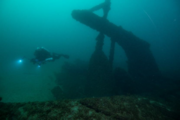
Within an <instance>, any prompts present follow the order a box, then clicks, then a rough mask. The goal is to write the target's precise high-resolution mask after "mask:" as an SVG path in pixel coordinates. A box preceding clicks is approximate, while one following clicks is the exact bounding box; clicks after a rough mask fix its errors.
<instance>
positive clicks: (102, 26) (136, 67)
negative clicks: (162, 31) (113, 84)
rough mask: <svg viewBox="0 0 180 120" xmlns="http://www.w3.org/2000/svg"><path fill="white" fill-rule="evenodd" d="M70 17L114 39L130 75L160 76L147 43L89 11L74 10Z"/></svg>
mask: <svg viewBox="0 0 180 120" xmlns="http://www.w3.org/2000/svg"><path fill="white" fill-rule="evenodd" d="M72 17H73V18H74V19H76V20H77V21H79V22H81V23H83V24H85V25H87V26H89V27H90V28H92V29H94V30H97V31H99V32H101V33H103V34H105V35H107V36H108V37H110V38H111V39H113V40H115V42H117V43H118V44H119V45H120V46H121V47H122V48H123V49H124V51H125V53H126V55H127V58H128V61H127V63H128V70H129V73H130V74H131V75H133V76H134V77H143V78H157V77H159V76H160V72H159V69H158V66H157V64H156V62H155V59H154V57H153V55H152V53H151V51H150V49H149V47H150V45H149V43H147V42H146V41H144V40H141V39H140V38H138V37H136V36H135V35H134V34H133V33H131V32H129V31H126V30H124V29H123V28H122V27H119V26H116V25H115V24H113V23H111V22H109V21H108V20H107V19H103V18H102V17H99V16H97V15H96V14H94V13H92V12H90V11H87V10H74V11H73V12H72Z"/></svg>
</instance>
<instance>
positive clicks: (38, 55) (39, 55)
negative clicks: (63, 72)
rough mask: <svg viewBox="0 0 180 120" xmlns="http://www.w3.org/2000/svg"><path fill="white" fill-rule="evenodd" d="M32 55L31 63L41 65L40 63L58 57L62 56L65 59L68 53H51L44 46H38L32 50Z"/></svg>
mask: <svg viewBox="0 0 180 120" xmlns="http://www.w3.org/2000/svg"><path fill="white" fill-rule="evenodd" d="M34 56H35V58H32V59H31V60H30V61H31V62H32V63H33V64H37V65H38V66H39V67H40V66H41V64H44V63H46V62H51V61H55V60H56V59H59V58H60V57H64V58H66V59H68V58H69V56H68V55H64V54H57V53H51V52H49V51H48V50H47V49H46V48H44V47H40V48H39V47H38V48H37V49H36V50H35V52H34Z"/></svg>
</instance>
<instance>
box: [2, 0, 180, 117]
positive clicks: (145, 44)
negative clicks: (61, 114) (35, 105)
mask: <svg viewBox="0 0 180 120" xmlns="http://www.w3.org/2000/svg"><path fill="white" fill-rule="evenodd" d="M106 15H107V16H106ZM42 51H43V52H44V53H43V52H42ZM0 56H1V58H0V101H1V102H0V103H1V104H2V103H3V104H5V103H9V102H10V103H26V102H36V101H38V102H46V101H51V102H52V103H51V105H54V104H58V103H53V101H55V100H58V101H61V100H64V99H69V100H74V99H75V100H76V99H82V100H80V101H78V102H79V103H73V105H77V104H78V105H77V106H78V108H79V109H80V106H81V105H85V106H88V108H91V109H95V111H100V110H102V111H103V110H105V109H106V108H103V107H100V105H101V104H100V101H101V99H98V98H99V97H100V98H101V97H102V101H104V104H106V105H109V103H108V102H109V101H111V100H109V99H111V98H108V97H112V96H117V97H115V98H113V100H115V101H116V102H114V103H115V104H116V103H117V104H116V105H117V106H122V105H124V104H122V105H121V104H119V102H117V101H120V102H122V101H127V102H129V103H131V105H133V104H134V105H135V104H138V105H140V103H138V102H139V101H138V100H139V98H137V96H140V97H142V99H141V100H144V97H147V99H149V98H152V99H155V100H157V101H158V100H159V101H164V102H165V103H169V104H168V105H172V106H180V104H179V102H178V101H179V100H180V2H179V0H1V1H0ZM96 97H97V99H96ZM104 97H107V98H105V99H103V98H104ZM84 98H85V100H84ZM88 98H92V103H91V104H90V101H91V100H88ZM83 100H84V101H83ZM96 101H97V102H96ZM107 101H108V102H107ZM69 102H70V101H68V102H67V101H66V102H65V103H68V105H69V104H70V103H69ZM146 102H147V101H142V104H141V105H142V106H143V105H144V106H145V104H146ZM153 103H154V102H153ZM49 104H50V103H49ZM60 104H62V106H63V105H64V103H60ZM80 104H81V105H80ZM97 104H98V105H99V106H98V108H97V107H95V106H96V105H97ZM147 104H149V102H147ZM68 105H67V106H66V107H67V108H68V107H69V106H68ZM141 105H140V106H141ZM77 106H76V107H77ZM76 107H74V108H73V110H75V109H76ZM109 108H111V107H109ZM142 108H143V107H142ZM163 108H165V107H163ZM52 109H53V107H52ZM54 109H56V108H54ZM144 109H145V108H144ZM148 109H150V108H148ZM154 109H155V107H151V109H150V110H152V111H156V110H157V111H158V109H156V110H154ZM168 109H169V108H168ZM172 109H173V108H172ZM118 110H119V109H110V110H108V111H109V112H108V113H107V111H106V112H104V113H103V112H102V114H103V115H100V116H98V117H97V118H96V119H98V118H99V119H100V118H101V119H105V118H106V117H107V116H108V118H107V119H110V118H111V115H112V113H111V112H110V111H115V113H118ZM121 110H122V109H121ZM126 110H129V109H128V108H127V109H126ZM131 110H132V109H131ZM65 111H66V110H65ZM135 111H136V110H135ZM167 111H168V110H167ZM167 111H166V113H167ZM169 111H171V110H169ZM174 111H176V112H174ZM174 111H173V113H174V114H175V115H174V117H172V118H171V117H169V116H168V117H169V120H170V119H172V120H176V119H177V118H178V117H179V116H178V114H179V113H178V112H177V111H180V109H179V108H178V107H176V108H175V110H174ZM0 112H1V111H0ZM131 112H132V113H133V115H135V114H136V112H134V111H133V110H132V111H131ZM49 113H51V112H50V111H49ZM67 113H68V114H71V113H69V112H68V111H67ZM115 113H113V115H114V114H115ZM166 113H165V112H164V111H163V112H161V113H159V116H161V115H162V116H163V115H164V114H166ZM81 114H82V113H81ZM93 114H94V113H93ZM124 114H125V113H124ZM144 114H147V116H148V115H149V114H150V113H144ZM152 114H153V113H152ZM154 114H156V113H155V112H154ZM83 115H84V116H85V113H83ZM83 115H82V116H83ZM98 115H99V114H98ZM104 115H105V116H104ZM113 115H112V116H113ZM168 115H170V114H168ZM171 115H172V114H171ZM29 116H32V115H29ZM114 116H115V115H114ZM127 116H128V115H127ZM127 116H126V117H125V116H120V117H119V116H118V115H117V116H116V117H113V119H120V118H121V119H122V118H123V117H124V118H127V119H130V118H128V117H127ZM152 116H153V115H152ZM159 116H153V118H155V119H158V120H160V118H161V119H162V118H164V119H166V117H167V116H166V117H162V116H161V117H159ZM26 117H27V116H26ZM168 117H167V118H168ZM15 118H18V117H16V116H15V115H14V117H12V119H15ZM134 118H135V117H134ZM3 119H5V117H4V118H3ZM9 119H10V118H9ZM29 119H30V117H29ZM34 119H35V118H34ZM74 119H75V118H74ZM76 119H78V117H77V116H76ZM137 119H139V120H140V118H137ZM149 120H150V119H149Z"/></svg>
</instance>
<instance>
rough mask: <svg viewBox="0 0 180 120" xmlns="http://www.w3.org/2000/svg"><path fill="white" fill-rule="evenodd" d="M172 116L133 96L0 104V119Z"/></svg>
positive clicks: (160, 119) (164, 119) (157, 119)
mask: <svg viewBox="0 0 180 120" xmlns="http://www.w3.org/2000/svg"><path fill="white" fill-rule="evenodd" d="M174 113H175V112H174V111H173V109H172V108H171V107H169V106H167V105H166V104H163V103H159V102H157V101H152V100H149V99H147V98H141V97H134V96H116V97H103V98H85V99H79V100H62V101H47V102H28V103H1V104H0V119H1V120H175V119H174V118H173V116H175V114H174ZM176 115H177V114H176Z"/></svg>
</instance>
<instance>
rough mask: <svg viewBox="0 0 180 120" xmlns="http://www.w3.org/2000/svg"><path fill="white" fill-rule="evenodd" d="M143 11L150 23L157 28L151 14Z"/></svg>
mask: <svg viewBox="0 0 180 120" xmlns="http://www.w3.org/2000/svg"><path fill="white" fill-rule="evenodd" d="M143 11H144V13H145V14H146V15H147V16H148V18H149V19H150V21H151V23H152V24H153V26H154V27H155V28H156V29H157V27H156V24H155V23H154V21H153V19H152V18H151V16H150V15H149V14H148V13H147V12H146V11H145V10H144V9H143Z"/></svg>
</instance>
